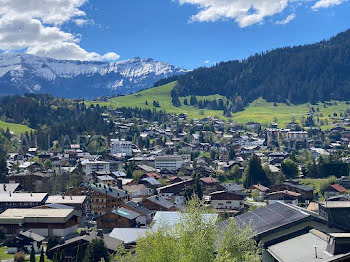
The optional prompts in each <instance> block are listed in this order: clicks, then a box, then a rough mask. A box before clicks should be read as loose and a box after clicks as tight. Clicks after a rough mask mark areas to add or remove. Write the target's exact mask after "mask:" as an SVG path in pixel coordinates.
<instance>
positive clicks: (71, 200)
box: [46, 195, 86, 205]
mask: <svg viewBox="0 0 350 262" xmlns="http://www.w3.org/2000/svg"><path fill="white" fill-rule="evenodd" d="M85 200H86V196H62V195H54V196H49V197H48V198H47V200H46V203H47V204H64V205H69V204H83V203H84V202H85Z"/></svg>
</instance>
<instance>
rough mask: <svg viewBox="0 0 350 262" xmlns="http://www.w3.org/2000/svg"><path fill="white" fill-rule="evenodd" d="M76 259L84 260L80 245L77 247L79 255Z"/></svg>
mask: <svg viewBox="0 0 350 262" xmlns="http://www.w3.org/2000/svg"><path fill="white" fill-rule="evenodd" d="M75 261H76V262H83V250H82V249H81V246H80V245H79V246H78V249H77V256H76V259H75Z"/></svg>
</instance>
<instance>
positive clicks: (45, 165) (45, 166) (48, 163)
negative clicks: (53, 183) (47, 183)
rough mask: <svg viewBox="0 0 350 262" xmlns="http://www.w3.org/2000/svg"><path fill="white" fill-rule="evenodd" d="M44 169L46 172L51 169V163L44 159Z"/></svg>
mask: <svg viewBox="0 0 350 262" xmlns="http://www.w3.org/2000/svg"><path fill="white" fill-rule="evenodd" d="M44 168H45V169H46V170H48V169H51V168H52V163H51V161H50V160H49V159H46V160H45V162H44Z"/></svg>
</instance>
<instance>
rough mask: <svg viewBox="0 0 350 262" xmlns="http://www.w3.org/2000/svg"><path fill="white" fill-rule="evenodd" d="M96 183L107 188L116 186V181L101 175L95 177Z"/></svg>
mask: <svg viewBox="0 0 350 262" xmlns="http://www.w3.org/2000/svg"><path fill="white" fill-rule="evenodd" d="M96 179H97V182H98V183H103V184H106V185H109V186H114V185H115V184H116V179H115V178H114V177H112V176H109V175H102V176H97V177H96Z"/></svg>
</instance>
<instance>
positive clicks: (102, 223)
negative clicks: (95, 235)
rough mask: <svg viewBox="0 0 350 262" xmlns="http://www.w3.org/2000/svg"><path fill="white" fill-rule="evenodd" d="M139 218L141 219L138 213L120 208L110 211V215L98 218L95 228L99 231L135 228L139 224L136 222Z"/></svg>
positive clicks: (139, 222)
mask: <svg viewBox="0 0 350 262" xmlns="http://www.w3.org/2000/svg"><path fill="white" fill-rule="evenodd" d="M139 217H141V215H140V214H139V213H136V212H134V211H132V210H129V209H126V208H124V207H120V208H118V209H116V210H112V212H110V213H107V214H104V215H102V216H100V217H98V218H97V219H96V223H97V227H98V228H101V229H113V228H117V227H120V228H125V227H136V226H137V225H139V224H141V221H138V220H137V219H138V218H139ZM140 220H142V219H140ZM142 222H143V221H142Z"/></svg>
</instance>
